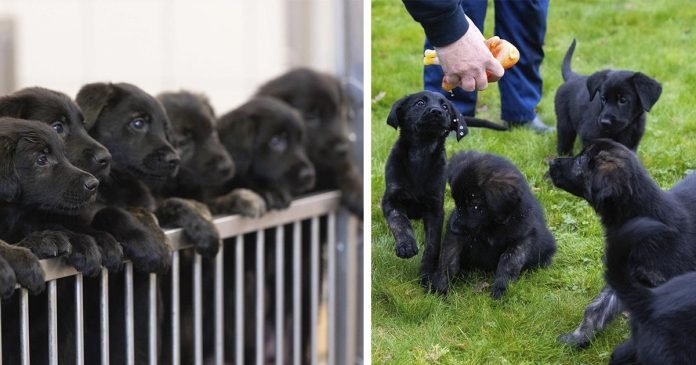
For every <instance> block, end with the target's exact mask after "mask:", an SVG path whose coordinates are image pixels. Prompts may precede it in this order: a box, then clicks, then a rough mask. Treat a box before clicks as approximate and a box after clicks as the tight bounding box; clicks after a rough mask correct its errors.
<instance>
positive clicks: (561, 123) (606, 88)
mask: <svg viewBox="0 0 696 365" xmlns="http://www.w3.org/2000/svg"><path fill="white" fill-rule="evenodd" d="M574 50H575V40H573V43H572V44H571V45H570V48H568V52H566V55H565V57H564V58H563V66H562V73H563V80H564V81H565V83H564V84H563V85H561V86H560V87H559V88H558V91H556V98H555V106H556V120H557V121H556V123H557V126H556V127H557V130H558V145H557V150H558V154H559V155H561V156H563V155H571V154H572V153H573V144H574V143H575V137H576V136H577V135H579V136H580V141H581V142H582V145H583V147H584V146H586V145H588V144H589V143H590V141H592V140H594V139H597V138H610V139H613V140H615V141H617V142H619V143H621V144H623V145H624V146H626V147H628V148H630V149H631V150H633V151H636V150H637V149H638V144H639V143H640V140H641V138H643V133H645V113H646V112H648V111H650V109H651V108H652V106H653V105H655V103H656V102H657V99H659V98H660V94H661V93H662V86H661V85H660V84H659V83H658V82H657V81H655V80H653V79H652V78H650V77H648V76H646V75H644V74H642V73H640V72H633V71H617V70H603V71H599V72H595V73H593V74H592V75H590V76H584V75H578V74H576V73H575V72H573V71H572V70H571V69H570V61H571V58H572V57H573V51H574Z"/></svg>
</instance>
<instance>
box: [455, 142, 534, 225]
mask: <svg viewBox="0 0 696 365" xmlns="http://www.w3.org/2000/svg"><path fill="white" fill-rule="evenodd" d="M447 175H448V181H449V184H450V187H451V190H452V198H454V202H455V205H456V207H457V208H456V217H455V218H454V225H453V227H452V229H454V230H455V231H456V230H457V229H458V228H459V229H464V230H468V231H472V230H476V229H479V228H482V227H492V226H495V225H497V224H504V223H505V222H506V221H507V220H508V218H509V217H510V216H511V215H512V214H516V213H517V212H518V211H519V206H520V203H521V201H522V189H523V188H524V186H523V184H522V181H521V177H520V176H519V174H518V173H517V172H516V171H515V170H513V169H510V168H508V167H507V166H505V165H502V164H500V163H498V161H497V160H493V159H490V158H487V157H486V155H482V154H479V153H477V152H473V151H471V152H464V153H459V154H457V155H455V156H453V157H452V159H451V160H450V165H449V166H448V169H447ZM455 233H456V232H455Z"/></svg>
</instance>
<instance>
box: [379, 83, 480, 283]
mask: <svg viewBox="0 0 696 365" xmlns="http://www.w3.org/2000/svg"><path fill="white" fill-rule="evenodd" d="M468 120H474V118H470V119H465V118H464V117H462V114H461V113H460V112H459V111H458V110H457V108H455V107H454V105H453V104H452V103H451V102H450V101H448V100H447V99H446V98H445V97H444V96H442V95H440V94H438V93H433V92H429V91H423V92H419V93H415V94H411V95H407V96H405V97H403V98H401V99H399V100H398V101H397V102H396V103H394V105H392V109H391V112H390V113H389V116H388V117H387V124H388V125H389V126H392V127H394V128H398V129H400V131H401V132H400V133H399V139H398V140H397V141H396V143H394V146H393V147H392V149H391V152H390V153H389V158H388V159H387V164H386V167H385V171H384V178H385V181H386V187H385V192H384V196H383V197H382V214H384V217H385V218H386V220H387V224H388V225H389V229H390V230H391V232H392V234H394V239H395V240H396V255H397V256H399V257H401V258H410V257H413V256H415V255H416V254H417V253H418V245H417V244H416V238H415V237H414V236H413V229H412V228H411V222H410V219H423V224H424V226H425V252H424V253H423V257H422V259H421V284H423V285H428V284H429V282H430V276H431V275H432V272H433V270H434V269H435V266H436V264H437V262H438V255H439V252H440V239H441V235H442V222H443V220H444V215H445V213H444V210H443V209H444V208H443V202H444V200H443V197H444V194H445V165H446V163H447V157H446V155H445V139H446V138H447V135H448V134H449V133H450V132H452V131H454V132H455V133H456V137H457V140H459V139H461V138H463V137H464V136H465V135H466V134H467V133H468V129H467V123H466V121H468Z"/></svg>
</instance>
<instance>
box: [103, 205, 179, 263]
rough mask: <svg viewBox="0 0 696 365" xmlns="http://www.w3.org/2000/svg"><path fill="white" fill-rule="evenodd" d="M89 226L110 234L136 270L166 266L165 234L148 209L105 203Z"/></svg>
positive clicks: (168, 256)
mask: <svg viewBox="0 0 696 365" xmlns="http://www.w3.org/2000/svg"><path fill="white" fill-rule="evenodd" d="M92 227H94V228H95V229H97V230H100V231H106V232H108V233H110V234H111V235H113V237H114V238H115V239H116V240H118V242H120V243H121V246H122V247H123V252H124V254H125V255H126V256H127V257H128V258H129V259H130V260H131V261H132V262H133V266H134V267H135V268H136V269H137V270H139V271H142V272H154V273H164V272H166V271H167V270H169V266H170V264H171V256H170V249H169V245H168V244H167V237H166V236H165V235H164V232H162V230H161V229H160V228H159V226H158V225H157V219H156V218H155V217H154V216H153V215H152V213H150V212H149V211H147V210H145V209H130V210H128V211H125V210H123V209H118V208H113V207H107V208H104V209H102V210H100V211H99V212H98V213H97V214H96V215H95V216H94V219H93V220H92Z"/></svg>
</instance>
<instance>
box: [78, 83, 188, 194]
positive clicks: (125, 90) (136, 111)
mask: <svg viewBox="0 0 696 365" xmlns="http://www.w3.org/2000/svg"><path fill="white" fill-rule="evenodd" d="M76 101H77V104H78V105H79V106H80V108H82V111H83V113H84V114H85V120H86V126H87V130H88V131H89V134H90V135H91V136H93V137H94V138H96V139H97V140H98V141H99V142H101V143H102V144H103V145H104V146H106V148H108V149H109V151H110V152H111V155H112V158H113V160H112V168H113V169H114V170H116V171H119V172H121V173H126V174H128V175H130V176H133V177H135V178H137V179H142V180H143V181H145V182H148V183H161V182H163V181H166V180H167V179H169V178H171V177H173V176H174V175H175V174H176V172H177V170H178V168H179V156H178V155H177V154H176V151H174V148H173V147H172V145H171V144H170V142H169V141H168V133H169V131H170V129H171V128H170V124H169V120H168V119H167V116H166V114H165V112H164V109H163V108H162V105H161V104H160V103H159V102H158V101H157V99H155V98H154V97H152V96H150V95H149V94H147V93H146V92H144V91H142V90H141V89H139V88H137V87H136V86H134V85H131V84H126V83H119V84H106V83H94V84H88V85H85V86H83V87H82V89H80V91H79V93H78V94H77V98H76Z"/></svg>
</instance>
